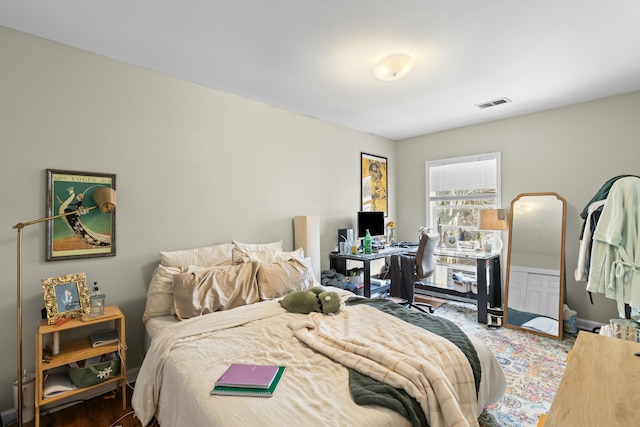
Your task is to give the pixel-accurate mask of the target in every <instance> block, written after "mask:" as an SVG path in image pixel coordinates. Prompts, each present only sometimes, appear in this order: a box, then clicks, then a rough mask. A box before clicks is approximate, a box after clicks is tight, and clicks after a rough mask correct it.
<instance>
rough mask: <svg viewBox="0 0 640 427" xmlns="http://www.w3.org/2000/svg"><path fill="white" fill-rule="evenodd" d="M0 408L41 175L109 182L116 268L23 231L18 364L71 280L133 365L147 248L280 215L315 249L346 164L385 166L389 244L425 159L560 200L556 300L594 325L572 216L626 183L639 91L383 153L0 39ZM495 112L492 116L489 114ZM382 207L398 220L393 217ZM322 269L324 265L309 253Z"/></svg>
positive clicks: (41, 208) (412, 234) (606, 310)
mask: <svg viewBox="0 0 640 427" xmlns="http://www.w3.org/2000/svg"><path fill="white" fill-rule="evenodd" d="M0 57H1V58H2V67H0V73H1V74H0V99H1V102H0V129H2V137H1V138H2V144H1V147H2V148H1V150H2V156H0V166H1V167H0V179H1V180H2V185H1V186H0V196H1V199H0V200H2V202H3V203H2V205H1V206H0V212H1V215H0V218H2V227H0V266H1V268H2V271H3V272H4V280H2V290H3V293H4V295H6V296H7V297H6V298H4V299H2V300H1V301H0V321H1V322H2V325H4V326H5V327H4V329H3V330H2V331H0V339H1V340H2V341H3V342H5V343H6V345H4V346H2V347H0V359H1V360H4V361H7V363H5V364H4V365H3V366H1V367H0V410H4V409H7V408H9V407H11V406H12V405H13V403H12V399H11V381H12V380H13V379H14V378H15V376H16V371H15V369H16V368H15V364H14V363H11V361H14V360H15V357H16V354H15V344H14V343H15V342H16V332H15V322H16V320H15V313H16V310H15V292H16V289H15V265H16V264H15V263H16V258H15V250H16V249H15V231H14V230H12V229H11V226H12V225H14V224H16V223H18V222H24V221H28V220H32V219H36V218H39V217H42V216H44V214H45V169H47V168H53V169H69V170H80V171H92V172H108V173H115V174H117V187H118V199H119V204H118V221H117V222H118V228H117V243H118V247H117V256H116V257H112V258H98V259H89V260H80V261H58V262H49V263H47V262H45V261H44V259H45V250H44V248H45V227H44V225H42V224H40V225H34V226H31V227H29V228H27V229H25V234H24V253H23V256H24V278H23V282H24V283H23V292H24V294H23V311H24V318H25V320H24V351H25V367H26V368H28V369H29V370H31V369H32V368H33V365H34V363H33V352H34V343H33V338H32V337H33V333H34V331H35V329H36V325H37V323H38V316H39V314H40V309H41V307H42V305H43V304H42V292H41V289H40V280H41V279H42V278H45V277H54V276H59V275H62V274H68V273H76V272H86V273H87V277H88V280H89V281H91V282H93V281H98V282H99V283H100V284H101V290H103V291H104V292H105V293H106V294H107V302H108V304H117V305H119V306H120V307H121V308H122V309H123V311H124V313H125V315H126V316H127V335H128V338H129V351H130V353H129V356H130V357H129V365H130V366H129V367H130V368H135V367H137V366H139V365H140V363H141V358H142V354H143V353H142V348H143V327H142V324H141V323H140V318H141V316H142V312H143V309H144V300H145V295H146V287H147V284H148V282H149V279H150V277H151V274H152V271H153V268H154V267H155V265H156V264H157V262H158V251H160V250H173V249H183V248H190V247H196V246H203V245H209V244H213V243H219V242H225V241H229V240H230V239H237V240H241V241H245V242H249V241H252V242H259V241H260V242H265V241H272V240H279V239H283V240H284V243H285V247H286V248H288V249H293V247H292V245H293V232H292V230H293V224H292V218H293V216H295V215H305V214H312V215H319V216H320V226H321V252H322V253H323V254H326V253H328V252H329V251H330V250H331V249H332V248H333V245H334V244H335V243H336V241H337V229H338V228H345V227H351V226H353V225H354V223H353V222H354V219H355V212H356V211H357V210H358V208H359V202H358V200H359V196H360V189H359V185H358V181H359V162H360V152H362V151H365V152H369V153H374V154H378V155H381V156H385V157H388V159H389V167H390V174H389V190H390V217H389V219H394V220H396V221H397V224H398V236H397V237H398V238H399V239H403V240H415V238H416V237H417V234H416V233H417V230H418V227H419V226H420V225H422V224H424V222H425V190H424V164H425V161H426V160H429V159H438V158H443V157H451V156H459V155H466V154H473V153H479V152H490V151H501V152H502V177H503V183H502V188H503V206H505V207H506V206H508V204H509V201H510V200H511V199H512V198H513V197H514V196H515V195H517V194H518V193H521V192H531V191H556V192H558V193H559V194H560V195H562V196H563V197H565V198H566V199H567V201H568V205H569V206H568V218H567V225H568V229H567V271H568V279H569V280H568V283H567V288H568V289H569V304H570V305H571V306H572V308H574V309H577V310H578V314H579V317H582V318H586V319H591V320H600V321H606V320H607V319H608V318H609V317H612V316H615V305H614V303H613V302H612V301H609V300H605V299H604V298H602V297H599V296H597V297H595V301H596V305H594V306H590V305H589V304H588V297H587V295H586V293H585V292H584V286H583V285H581V284H576V283H575V282H574V281H573V280H572V279H571V277H572V271H573V269H574V268H575V264H576V260H577V241H578V233H579V228H580V225H581V223H580V221H579V220H578V213H579V211H580V210H581V209H582V208H583V206H584V204H585V203H586V202H587V201H588V200H589V199H590V198H591V196H592V195H593V194H594V193H595V191H596V190H597V189H598V188H599V187H600V185H601V184H602V183H603V182H604V181H605V180H606V179H608V178H610V177H611V176H614V175H617V174H621V173H637V170H638V166H637V164H638V162H637V159H638V158H639V156H638V154H639V153H638V150H640V149H639V148H638V143H637V135H638V134H640V132H639V131H640V121H638V120H637V112H638V110H639V107H640V93H634V94H631V95H626V96H619V97H614V98H610V99H604V100H600V101H595V102H590V103H585V104H580V105H576V106H572V107H567V108H562V109H557V110H553V111H547V112H542V113H538V114H532V115H528V116H524V117H519V118H514V119H508V120H502V121H497V122H492V123H487V124H483V125H477V126H471V127H466V128H461V129H456V130H452V131H448V132H441V133H437V134H433V135H427V136H423V137H419V138H414V139H410V140H405V141H401V142H400V143H398V144H395V143H393V142H391V141H388V140H385V139H383V138H378V137H375V136H372V135H368V134H364V133H361V132H357V131H353V130H349V129H346V128H343V127H340V126H336V125H332V124H328V123H325V122H322V121H319V120H316V119H314V118H310V117H306V116H302V115H299V114H294V113H290V112H286V111H283V110H279V109H277V108H273V107H271V106H268V105H264V104H260V103H257V102H254V101H250V100H246V99H243V98H240V97H237V96H234V95H229V94H225V93H222V92H219V91H216V90H211V89H207V88H204V87H201V86H197V85H194V84H191V83H187V82H184V81H181V80H177V79H175V78H171V77H167V76H163V75H160V74H157V73H154V72H150V71H148V70H143V69H140V68H136V67H133V66H130V65H127V64H123V63H120V62H116V61H112V60H109V59H106V58H103V57H100V56H97V55H94V54H91V53H87V52H83V51H80V50H77V49H73V48H69V47H65V46H62V45H59V44H56V43H51V42H48V41H45V40H42V39H38V38H35V37H31V36H27V35H25V34H22V33H18V32H15V31H12V30H8V29H6V28H2V27H0ZM498 108H499V107H498ZM396 206H398V207H401V209H400V208H398V214H399V215H396ZM322 267H323V268H327V267H328V257H326V256H324V257H323V266H322Z"/></svg>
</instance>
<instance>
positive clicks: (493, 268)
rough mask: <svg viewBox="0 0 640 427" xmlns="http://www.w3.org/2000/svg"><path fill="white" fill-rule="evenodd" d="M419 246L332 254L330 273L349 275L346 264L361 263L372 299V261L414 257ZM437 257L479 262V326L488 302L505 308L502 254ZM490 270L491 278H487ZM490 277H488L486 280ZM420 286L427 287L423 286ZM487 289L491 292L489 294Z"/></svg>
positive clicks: (458, 253) (441, 251)
mask: <svg viewBox="0 0 640 427" xmlns="http://www.w3.org/2000/svg"><path fill="white" fill-rule="evenodd" d="M416 251H417V246H415V247H411V248H402V247H389V248H385V249H383V250H381V251H379V252H376V253H372V254H370V255H365V254H360V253H359V254H355V255H352V254H341V253H331V254H330V255H329V262H330V267H331V269H333V270H335V271H337V272H338V273H342V274H346V273H347V260H353V261H360V262H362V263H363V264H364V296H365V297H370V296H371V261H373V260H375V259H380V258H386V257H388V256H391V255H403V254H406V255H415V254H416ZM435 255H436V256H437V257H451V258H459V259H473V260H475V262H476V281H477V283H478V294H477V297H476V298H477V300H478V322H479V323H485V324H486V323H487V322H488V318H487V317H488V316H487V302H491V307H501V306H502V285H501V282H502V278H501V272H500V253H499V252H495V253H492V254H485V253H482V252H468V251H457V250H450V249H436V251H435ZM487 270H488V271H489V272H490V274H487ZM487 276H489V277H487ZM419 283H422V285H420V286H424V287H427V286H428V285H424V282H419ZM429 287H430V288H431V289H433V291H434V292H438V291H442V290H443V288H439V287H435V286H433V287H431V286H429ZM487 289H489V291H490V292H488V293H487Z"/></svg>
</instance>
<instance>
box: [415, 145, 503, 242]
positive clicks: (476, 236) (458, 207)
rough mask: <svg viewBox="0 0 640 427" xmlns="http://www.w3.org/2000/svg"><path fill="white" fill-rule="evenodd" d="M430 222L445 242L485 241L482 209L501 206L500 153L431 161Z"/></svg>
mask: <svg viewBox="0 0 640 427" xmlns="http://www.w3.org/2000/svg"><path fill="white" fill-rule="evenodd" d="M426 171H427V172H426V175H427V176H426V179H427V186H426V187H427V224H428V227H430V228H432V229H434V230H439V231H440V237H441V239H442V241H443V242H447V241H448V240H449V237H452V236H453V237H455V239H452V240H451V241H452V242H455V241H463V240H465V241H482V239H483V238H484V234H485V232H484V231H481V230H478V219H479V215H480V214H479V211H480V209H485V208H487V209H491V208H496V207H497V208H500V207H501V203H500V153H499V152H496V153H487V154H479V155H474V156H465V157H455V158H450V159H443V160H433V161H428V162H427V166H426Z"/></svg>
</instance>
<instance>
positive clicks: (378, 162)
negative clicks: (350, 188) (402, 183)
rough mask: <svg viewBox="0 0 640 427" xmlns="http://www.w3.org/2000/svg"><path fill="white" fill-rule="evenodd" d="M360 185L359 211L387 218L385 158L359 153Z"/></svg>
mask: <svg viewBox="0 0 640 427" xmlns="http://www.w3.org/2000/svg"><path fill="white" fill-rule="evenodd" d="M360 184H361V187H360V210H361V211H365V212H371V211H378V212H384V216H388V215H389V209H388V199H387V197H388V195H387V158H386V157H380V156H375V155H373V154H367V153H361V155H360Z"/></svg>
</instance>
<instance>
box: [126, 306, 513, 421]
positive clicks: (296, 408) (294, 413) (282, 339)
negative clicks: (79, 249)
mask: <svg viewBox="0 0 640 427" xmlns="http://www.w3.org/2000/svg"><path fill="white" fill-rule="evenodd" d="M352 308H355V307H348V308H347V309H346V310H345V311H344V312H343V315H347V313H350V312H351V309H352ZM377 314H379V315H380V316H383V317H382V320H383V321H384V322H387V321H389V320H390V319H391V317H390V316H388V315H386V314H384V313H376V314H375V315H377ZM307 318H308V317H307V316H306V315H302V314H295V313H289V312H287V311H285V310H284V309H282V308H281V307H280V305H279V304H278V303H277V302H276V301H265V302H261V303H257V304H252V305H248V306H244V307H239V308H236V309H233V310H229V311H223V312H216V313H212V314H208V315H204V316H200V317H196V318H193V319H189V320H186V321H182V322H179V323H176V324H175V325H172V326H170V327H168V328H166V329H165V330H163V331H162V332H161V333H160V334H158V335H157V336H156V337H155V338H154V340H153V342H152V345H151V347H150V348H149V351H148V353H147V356H146V358H145V360H144V363H143V364H142V367H141V368H140V372H139V374H138V378H137V381H136V386H135V391H134V394H133V398H132V405H133V408H134V410H135V413H136V416H137V417H138V418H139V419H140V420H141V422H142V424H143V425H146V424H147V423H148V422H149V421H150V420H151V418H152V417H153V416H156V417H157V419H158V421H159V423H160V425H161V426H162V427H171V426H179V425H190V426H235V425H261V426H267V425H269V426H271V425H273V426H277V425H287V426H295V425H300V426H305V427H309V426H318V425H333V426H340V425H344V426H355V425H369V426H406V425H409V423H408V421H407V420H406V419H405V418H403V417H402V416H400V415H399V414H398V413H396V412H394V411H392V410H390V409H386V408H383V407H377V406H360V405H357V404H355V403H354V402H353V400H352V399H351V396H350V391H349V375H348V370H347V369H346V368H345V367H344V366H343V365H342V364H340V363H337V362H336V361H334V360H332V359H331V358H328V357H326V356H324V355H322V354H321V353H319V352H317V351H314V350H313V349H311V348H310V347H309V346H307V345H306V344H304V343H303V342H302V341H300V340H299V339H298V338H296V337H295V336H294V332H293V331H292V329H290V328H289V327H288V325H290V324H295V323H296V322H300V321H304V320H305V319H307ZM394 320H395V319H394ZM416 329H417V330H418V331H412V333H414V332H415V333H421V332H420V331H422V330H421V329H420V328H416ZM425 332H426V331H425ZM472 341H473V343H474V346H475V347H476V349H477V351H478V355H479V357H480V361H481V365H482V382H481V389H480V393H479V399H478V402H477V407H476V414H475V416H476V417H477V416H478V415H479V414H480V412H481V411H482V407H483V405H485V404H490V403H494V402H496V401H497V400H498V399H499V398H500V397H501V396H502V394H503V393H504V384H505V383H504V377H503V375H502V369H501V368H500V366H499V364H498V362H497V361H496V359H495V357H494V356H493V355H492V354H491V353H490V351H489V350H488V349H487V348H486V346H484V345H483V344H482V343H480V342H479V341H477V340H473V339H472ZM230 363H263V364H282V365H286V366H287V369H286V371H285V374H284V376H283V378H282V380H281V382H280V384H279V385H278V388H277V390H276V392H275V394H274V396H273V397H271V398H255V397H237V396H212V395H210V394H209V391H210V389H211V387H212V386H213V383H214V382H215V380H216V378H218V377H219V376H220V375H221V374H222V372H223V371H224V369H226V367H227V366H228V365H229V364H230ZM474 399H475V396H474Z"/></svg>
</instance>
